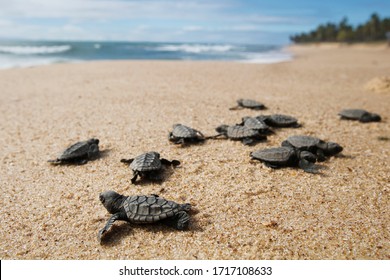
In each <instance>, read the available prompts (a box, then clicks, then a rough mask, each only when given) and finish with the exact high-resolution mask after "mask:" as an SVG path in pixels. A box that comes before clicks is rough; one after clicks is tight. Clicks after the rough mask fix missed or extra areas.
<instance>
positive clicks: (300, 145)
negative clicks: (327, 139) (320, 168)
mask: <svg viewBox="0 0 390 280" xmlns="http://www.w3.org/2000/svg"><path fill="white" fill-rule="evenodd" d="M323 143H324V141H322V140H321V139H319V138H317V137H312V136H306V135H294V136H290V137H288V138H287V140H285V141H283V143H282V146H292V147H295V148H297V149H299V150H301V151H304V150H309V151H310V150H312V149H316V148H317V146H318V145H319V144H323Z"/></svg>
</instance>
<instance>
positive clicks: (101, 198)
mask: <svg viewBox="0 0 390 280" xmlns="http://www.w3.org/2000/svg"><path fill="white" fill-rule="evenodd" d="M99 199H100V201H101V202H102V203H104V201H105V199H104V196H102V195H99Z"/></svg>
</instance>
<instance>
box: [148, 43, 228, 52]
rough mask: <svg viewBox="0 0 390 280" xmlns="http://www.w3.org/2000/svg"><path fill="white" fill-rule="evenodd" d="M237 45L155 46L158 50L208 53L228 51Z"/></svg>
mask: <svg viewBox="0 0 390 280" xmlns="http://www.w3.org/2000/svg"><path fill="white" fill-rule="evenodd" d="M235 48H236V47H235V46H232V45H202V44H181V45H173V44H171V45H162V46H159V47H156V48H154V50H157V51H168V52H185V53H206V52H211V53H215V52H228V51H231V50H234V49H235Z"/></svg>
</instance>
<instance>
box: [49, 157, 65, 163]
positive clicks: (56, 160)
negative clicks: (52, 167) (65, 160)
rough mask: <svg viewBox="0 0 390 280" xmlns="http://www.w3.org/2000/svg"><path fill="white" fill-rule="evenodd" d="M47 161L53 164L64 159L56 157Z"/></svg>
mask: <svg viewBox="0 0 390 280" xmlns="http://www.w3.org/2000/svg"><path fill="white" fill-rule="evenodd" d="M47 162H50V163H51V164H60V163H61V162H62V161H61V160H60V159H58V158H56V159H49V160H48V161H47Z"/></svg>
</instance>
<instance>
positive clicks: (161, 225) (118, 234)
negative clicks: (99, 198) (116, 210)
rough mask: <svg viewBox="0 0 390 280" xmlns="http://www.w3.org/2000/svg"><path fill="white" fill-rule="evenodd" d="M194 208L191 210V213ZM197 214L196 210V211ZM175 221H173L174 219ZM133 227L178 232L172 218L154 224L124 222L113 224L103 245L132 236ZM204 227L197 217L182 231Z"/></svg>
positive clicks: (156, 231) (200, 230) (117, 242)
mask: <svg viewBox="0 0 390 280" xmlns="http://www.w3.org/2000/svg"><path fill="white" fill-rule="evenodd" d="M193 211H194V210H191V213H192V212H193ZM194 212H195V214H196V210H195V211H194ZM172 223H173V221H172ZM133 229H140V230H143V231H145V232H152V233H158V232H162V233H167V232H177V231H178V230H177V229H175V228H174V226H171V225H170V220H165V221H159V222H156V223H154V224H143V225H142V224H131V223H128V222H123V223H122V224H118V225H113V226H112V228H111V229H110V231H109V232H107V233H106V234H105V235H104V236H103V237H102V238H101V240H100V241H98V242H100V244H101V245H102V246H107V247H109V246H115V245H119V244H120V243H121V240H122V239H125V238H127V237H131V235H132V234H135V233H134V231H133ZM202 231H203V228H202V227H201V226H200V225H199V223H198V222H197V220H196V219H194V218H193V217H192V218H191V223H190V225H189V227H188V228H187V229H186V230H183V231H180V232H202Z"/></svg>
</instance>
